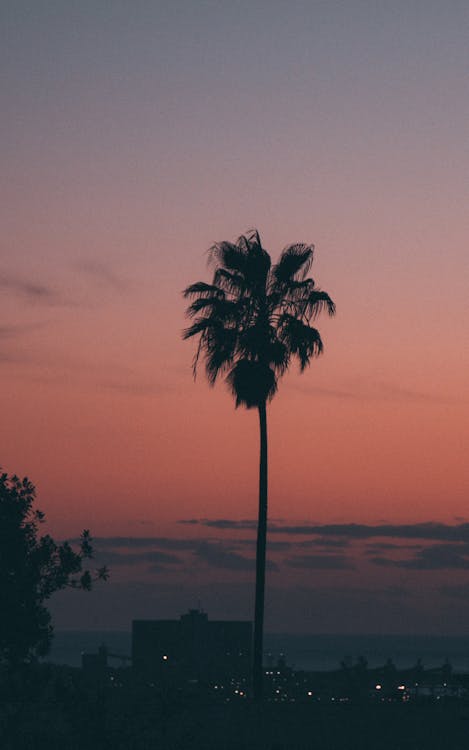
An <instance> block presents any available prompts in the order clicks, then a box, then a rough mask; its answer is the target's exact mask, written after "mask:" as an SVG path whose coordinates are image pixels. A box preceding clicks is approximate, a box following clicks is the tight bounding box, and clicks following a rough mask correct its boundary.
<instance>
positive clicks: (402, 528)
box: [179, 518, 469, 542]
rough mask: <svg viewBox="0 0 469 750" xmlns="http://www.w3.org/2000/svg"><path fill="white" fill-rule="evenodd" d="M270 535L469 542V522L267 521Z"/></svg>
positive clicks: (217, 524)
mask: <svg viewBox="0 0 469 750" xmlns="http://www.w3.org/2000/svg"><path fill="white" fill-rule="evenodd" d="M179 523H190V524H191V525H196V524H198V525H201V526H206V527H209V528H217V529H244V530H252V529H255V528H256V527H257V521H255V520H251V519H244V520H240V521H232V520H229V519H207V518H201V519H190V521H184V520H183V521H179ZM269 534H285V535H290V536H312V537H315V538H320V539H325V538H327V539H329V538H330V537H332V538H335V540H338V539H349V540H351V541H353V540H362V539H363V540H365V539H377V538H381V537H389V538H395V539H426V540H435V541H452V542H457V541H462V542H469V523H460V524H455V525H449V524H445V523H439V522H436V521H424V522H421V523H414V524H390V523H382V524H376V525H371V524H359V523H336V524H322V525H320V524H309V523H305V524H294V525H287V524H281V523H271V524H269Z"/></svg>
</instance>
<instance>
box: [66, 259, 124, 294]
mask: <svg viewBox="0 0 469 750" xmlns="http://www.w3.org/2000/svg"><path fill="white" fill-rule="evenodd" d="M75 268H76V270H77V271H79V272H80V273H83V274H85V275H86V276H88V277H89V278H92V279H93V280H94V281H97V282H98V283H100V284H103V285H105V286H107V287H109V288H111V289H113V290H115V291H116V292H123V291H125V290H126V289H127V287H128V282H127V281H126V280H125V279H123V278H122V277H121V276H119V274H117V273H116V271H115V270H114V269H113V268H112V267H111V266H110V265H109V264H107V263H103V262H102V261H99V260H95V259H90V258H89V259H86V258H83V259H81V260H78V261H77V262H76V263H75Z"/></svg>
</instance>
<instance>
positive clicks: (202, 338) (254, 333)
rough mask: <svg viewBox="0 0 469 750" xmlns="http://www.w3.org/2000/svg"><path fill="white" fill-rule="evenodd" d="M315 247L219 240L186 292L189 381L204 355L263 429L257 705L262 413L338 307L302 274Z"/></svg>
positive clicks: (259, 606) (257, 669) (256, 654)
mask: <svg viewBox="0 0 469 750" xmlns="http://www.w3.org/2000/svg"><path fill="white" fill-rule="evenodd" d="M313 249H314V248H313V246H312V245H304V244H295V245H290V246H289V247H287V248H285V249H284V250H283V252H282V254H281V256H280V260H279V261H278V263H277V264H276V265H272V263H271V258H270V255H269V253H268V252H267V251H266V250H264V248H263V247H262V244H261V240H260V237H259V233H258V232H257V230H253V231H251V232H248V233H247V234H245V235H241V237H239V239H238V240H237V241H236V242H235V243H232V242H217V243H216V244H215V245H213V246H212V247H211V248H210V250H209V265H211V266H212V267H213V280H212V283H211V284H206V283H205V282H203V281H198V282H196V283H195V284H191V285H190V286H188V287H187V289H185V291H184V297H185V298H189V299H192V302H191V304H190V305H189V307H188V308H187V315H188V316H189V317H190V318H193V319H194V322H193V323H192V325H191V326H190V327H189V328H187V329H186V330H185V331H184V332H183V338H185V339H188V338H191V337H192V336H198V337H199V341H198V347H197V351H196V354H195V357H194V362H193V371H194V376H195V374H196V371H197V366H198V363H199V359H200V358H201V357H202V358H203V360H204V363H205V370H206V374H207V378H208V381H209V383H210V385H214V383H215V381H216V380H217V378H218V377H219V376H222V375H224V376H225V380H226V383H227V384H228V386H229V388H230V390H231V392H232V394H233V396H234V398H235V401H236V407H238V406H245V407H246V408H247V409H253V408H255V409H257V410H258V412H259V427H260V462H259V516H258V527H257V549H256V597H255V614H254V649H253V692H254V698H255V700H257V701H260V700H261V699H262V682H263V679H262V677H263V673H262V653H263V629H264V590H265V550H266V535H267V413H266V405H267V402H268V401H270V400H271V399H272V398H273V396H274V395H275V393H276V391H277V384H278V379H279V377H280V376H282V375H283V374H284V373H285V372H286V371H287V370H288V368H289V366H290V364H291V362H292V361H293V360H295V359H296V360H297V361H298V362H299V366H300V370H301V371H303V370H304V369H305V367H306V366H307V365H309V363H310V360H311V358H312V357H314V356H318V355H319V354H321V352H322V350H323V344H322V341H321V337H320V335H319V332H318V331H317V330H316V328H313V327H312V326H311V321H312V320H314V319H315V318H316V317H317V315H318V314H319V313H320V312H322V311H323V310H326V311H327V312H328V313H329V314H330V315H333V314H334V313H335V305H334V303H333V302H332V300H331V298H330V297H329V295H328V294H326V292H323V291H321V290H320V289H318V288H317V287H316V286H315V283H314V281H313V279H311V278H309V277H308V276H307V274H308V272H309V269H310V266H311V263H312V260H313Z"/></svg>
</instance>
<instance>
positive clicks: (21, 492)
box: [0, 473, 108, 663]
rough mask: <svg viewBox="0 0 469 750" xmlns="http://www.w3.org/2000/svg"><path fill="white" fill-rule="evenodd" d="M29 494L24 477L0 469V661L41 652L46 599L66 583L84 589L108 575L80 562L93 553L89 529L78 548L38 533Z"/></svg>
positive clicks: (47, 625)
mask: <svg viewBox="0 0 469 750" xmlns="http://www.w3.org/2000/svg"><path fill="white" fill-rule="evenodd" d="M35 498H36V490H35V487H34V485H33V484H32V483H31V482H30V481H29V479H28V478H27V477H25V478H24V479H19V478H18V477H17V476H15V475H12V476H9V475H8V474H6V473H3V474H1V475H0V601H1V603H2V608H1V610H2V611H1V616H0V663H2V662H3V663H19V662H21V661H28V660H30V659H31V658H34V657H35V656H44V655H45V654H46V653H47V651H48V650H49V647H50V643H51V639H52V634H53V628H52V624H51V615H50V613H49V611H48V609H47V607H46V606H45V603H46V602H47V600H48V599H49V598H50V597H51V596H52V594H54V593H55V592H56V591H60V590H61V589H64V588H66V587H72V588H76V589H83V590H85V591H89V590H90V589H91V588H92V585H93V583H94V582H95V581H97V580H100V579H101V580H106V579H107V577H108V572H107V569H106V568H99V569H97V570H94V571H91V570H89V569H87V568H85V567H84V565H85V561H86V560H89V559H91V558H92V556H93V548H92V539H91V536H90V532H89V531H87V530H85V531H83V532H82V534H81V538H80V544H79V548H78V550H74V549H73V548H72V546H71V545H70V544H69V543H68V542H61V543H59V542H56V541H55V540H54V539H53V538H52V537H51V536H50V535H49V534H45V535H44V536H40V535H39V528H40V525H41V524H42V523H44V520H45V516H44V513H42V512H41V511H40V510H38V509H35V508H34V502H35Z"/></svg>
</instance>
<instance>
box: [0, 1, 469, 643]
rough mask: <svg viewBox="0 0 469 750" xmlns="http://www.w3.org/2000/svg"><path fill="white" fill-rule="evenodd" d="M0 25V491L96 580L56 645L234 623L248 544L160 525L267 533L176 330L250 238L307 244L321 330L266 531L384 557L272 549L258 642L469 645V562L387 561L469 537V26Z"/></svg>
mask: <svg viewBox="0 0 469 750" xmlns="http://www.w3.org/2000/svg"><path fill="white" fill-rule="evenodd" d="M1 12H2V23H1V27H2V31H1V34H2V39H1V45H0V69H1V70H2V89H3V95H2V111H3V112H2V119H1V123H0V129H1V136H2V137H1V142H2V150H3V165H4V166H3V178H4V180H3V182H4V190H3V196H2V201H1V203H0V212H1V218H2V226H3V232H2V238H1V251H0V299H1V306H2V317H1V321H0V377H1V381H2V382H1V401H2V405H1V408H2V424H1V427H0V430H1V432H0V440H1V446H0V447H1V464H2V466H3V467H4V468H5V470H7V471H9V472H16V473H19V474H28V476H30V478H31V479H32V480H33V481H34V482H35V483H36V485H37V487H38V493H39V498H40V502H39V507H41V508H42V509H44V510H45V511H46V513H47V516H48V520H49V525H48V527H49V528H50V530H51V531H52V532H53V533H54V534H56V535H58V536H60V537H64V536H69V537H73V536H76V535H77V533H78V532H79V531H80V529H81V528H83V527H89V528H91V530H92V533H93V534H94V535H95V536H96V537H99V538H100V539H102V540H104V541H103V542H102V543H101V545H102V556H103V559H105V558H106V554H105V553H106V550H107V551H108V560H109V563H110V567H111V568H113V576H112V580H111V583H109V584H108V585H107V588H106V592H105V593H104V592H103V593H102V594H100V595H99V596H98V595H97V596H92V599H90V602H91V601H93V602H94V606H95V607H97V609H96V610H93V607H92V606H91V604H89V605H88V606H87V608H86V610H87V611H86V612H83V607H82V600H80V602H79V603H78V600H77V599H75V600H74V601H72V600H71V603H69V602H68V599H69V597H68V598H63V599H61V600H60V601H59V604H57V622H58V623H59V625H60V624H62V625H70V623H72V622H75V621H77V620H75V621H74V620H73V618H72V615H71V614H70V612H71V611H72V610H74V609H76V610H77V612H75V613H74V615H73V617H76V618H78V619H79V620H80V625H81V626H83V627H93V626H96V625H99V626H103V625H110V626H116V624H119V626H124V625H125V618H127V620H128V619H129V611H130V610H129V607H131V608H132V607H133V610H132V609H131V611H132V613H133V612H134V611H135V614H136V615H139V616H144V615H146V616H174V615H175V614H177V613H178V611H179V610H181V609H185V608H186V607H187V606H190V605H193V604H194V602H195V601H196V600H197V599H198V598H199V597H201V598H202V599H203V603H204V605H205V606H206V608H207V609H208V611H209V613H211V612H213V613H214V614H217V615H220V614H226V615H227V616H236V614H237V613H238V615H243V616H250V613H251V609H252V585H251V582H252V564H251V563H246V564H245V563H243V560H245V559H248V558H249V557H250V558H251V559H252V555H253V549H252V539H253V536H252V531H250V532H249V533H248V532H244V531H243V530H239V529H235V532H236V534H237V536H236V538H235V537H234V536H233V534H234V533H235V532H232V530H231V529H228V530H227V529H226V528H225V529H220V528H219V527H207V526H206V524H205V523H204V522H202V523H193V524H180V523H178V521H180V520H195V519H228V520H229V521H231V522H233V521H239V520H241V519H253V518H254V517H255V515H256V502H257V499H256V491H257V461H258V458H257V450H258V435H257V420H256V415H255V414H254V413H252V412H243V411H240V410H239V411H237V412H235V411H234V408H233V402H232V400H231V398H230V397H229V395H228V394H227V393H226V390H225V388H224V386H223V385H222V384H220V385H219V386H217V387H216V388H215V389H214V390H211V389H209V388H208V386H207V385H206V383H205V382H204V379H203V377H200V378H199V379H198V380H197V382H196V383H195V384H194V382H193V380H192V375H191V369H190V364H191V357H192V354H193V346H192V344H191V342H189V343H188V342H182V341H181V339H180V332H181V329H182V328H183V327H184V325H185V320H184V302H183V300H182V298H181V290H182V289H183V288H184V287H185V286H186V285H187V284H188V283H191V282H193V281H196V280H198V279H205V280H208V278H209V272H208V270H207V269H206V265H205V262H206V257H205V255H204V254H205V251H206V250H207V248H208V247H209V246H210V245H211V243H212V242H214V241H216V240H221V239H235V238H236V237H237V236H238V235H239V234H241V233H242V232H243V231H246V230H248V229H250V228H252V227H257V228H258V229H259V231H260V232H261V235H262V238H263V242H264V245H265V246H266V248H267V249H268V250H269V251H270V252H271V253H272V255H273V256H274V258H275V257H276V256H277V254H278V253H279V252H280V250H281V249H282V248H283V247H284V246H285V245H287V244H289V243H292V242H296V241H304V242H312V243H314V244H315V245H316V256H315V262H314V265H313V269H312V274H313V276H314V278H315V279H316V280H317V283H318V284H319V285H320V286H322V287H323V288H324V289H326V290H327V291H328V292H329V293H330V295H331V296H332V297H333V299H334V300H335V302H336V304H337V310H338V313H337V316H336V318H335V319H332V320H326V319H324V320H319V321H318V328H319V329H320V331H321V333H322V335H323V339H324V341H325V347H326V350H325V354H324V356H323V357H322V358H321V359H320V360H318V361H315V362H314V363H313V365H312V367H311V368H310V370H308V371H307V372H306V373H305V374H303V375H302V376H301V377H300V376H299V375H298V373H297V372H293V371H292V372H291V373H290V374H288V375H287V376H286V377H285V379H284V381H283V382H282V384H281V386H280V389H279V393H278V396H277V397H276V399H275V401H274V403H273V404H272V407H271V409H270V417H269V418H270V459H271V474H270V491H271V495H270V515H271V517H272V518H273V519H276V521H277V523H280V524H284V525H285V526H288V527H290V526H292V525H296V526H298V525H303V526H304V525H305V524H309V525H311V524H313V525H314V524H337V523H341V524H346V525H347V524H348V525H350V524H352V523H361V524H367V525H376V524H383V523H387V524H394V525H395V526H396V528H395V535H394V537H392V538H391V539H389V538H382V537H379V538H377V539H375V540H374V544H375V546H376V544H378V545H381V552H382V554H378V552H375V553H373V551H371V552H370V551H369V550H368V548H366V549H365V548H364V547H363V540H358V541H357V540H356V539H352V540H351V539H349V538H348V537H344V536H343V535H342V536H340V535H336V536H333V537H332V539H333V544H334V543H335V545H336V548H339V549H341V550H342V552H341V554H342V560H338V559H335V558H337V554H338V553H337V552H335V553H334V550H333V546H331V545H329V546H327V545H326V547H325V548H324V549H322V548H321V545H320V544H319V543H318V542H319V541H320V539H322V537H321V535H319V536H318V535H317V534H311V533H308V534H306V535H300V536H298V535H297V534H291V533H290V532H286V533H285V534H284V535H280V539H281V540H283V541H284V542H285V544H289V545H290V546H289V547H285V546H284V547H283V551H282V549H280V548H277V549H274V548H272V550H271V554H272V563H271V565H272V568H271V573H270V574H269V586H270V589H271V598H270V602H271V604H270V605H268V612H267V615H268V616H267V625H268V628H269V629H271V630H272V629H276V628H277V629H284V630H288V629H289V630H297V631H301V630H306V629H308V628H309V629H316V630H327V629H329V630H335V631H340V630H341V629H343V627H350V628H351V629H352V630H356V631H364V630H382V631H383V632H386V631H387V632H392V631H393V630H394V631H395V630H396V627H397V625H396V618H397V621H398V624H399V623H400V619H399V618H401V620H402V618H404V619H403V622H404V625H402V626H401V624H400V625H399V627H400V630H401V631H405V630H406V627H405V626H406V624H407V626H408V628H410V629H413V630H420V631H424V630H426V629H428V630H430V631H432V632H445V629H446V630H451V631H453V632H461V631H462V630H463V629H467V628H468V627H469V609H468V608H467V607H466V605H465V603H464V596H465V595H466V593H467V591H466V589H465V588H464V587H466V586H469V558H468V557H466V556H465V555H466V552H468V553H469V547H468V548H467V549H466V547H465V546H464V545H465V544H466V541H465V538H461V539H454V538H450V539H446V538H445V536H443V538H436V539H435V538H423V537H418V538H417V541H416V540H415V539H411V540H410V541H409V539H405V541H404V542H403V540H402V538H401V537H400V536H399V534H400V533H401V530H402V529H401V527H402V525H404V524H421V523H425V522H436V521H438V522H441V523H443V524H445V525H449V526H451V525H455V524H462V523H464V522H465V519H466V518H467V517H469V513H468V500H469V497H468V495H469V493H468V490H469V468H468V467H469V465H468V462H467V445H468V437H469V426H468V425H469V397H468V391H467V372H468V369H469V347H468V345H467V322H468V313H469V304H468V292H467V289H468V281H469V262H468V252H467V238H468V234H469V232H468V230H469V219H468V211H467V198H468V187H469V185H468V181H469V180H468V174H469V139H468V136H467V123H468V121H469V96H468V95H469V90H468V89H469V86H468V80H469V78H468V72H469V70H468V69H469V50H468V45H467V39H468V38H469V6H468V4H467V2H465V1H463V0H461V1H459V0H450V1H449V2H446V3H441V2H436V1H433V0H425V1H424V0H416V1H415V2H407V1H405V2H404V0H396V1H395V2H392V3H385V2H371V0H362V1H360V0H352V1H351V2H337V1H334V0H327V2H326V1H324V2H319V1H314V0H311V1H310V2H306V0H305V1H303V2H301V1H297V2H295V0H293V2H278V1H275V0H274V1H271V2H261V1H259V0H254V2H236V1H235V0H231V1H230V2H228V0H226V1H225V0H221V1H216V0H210V1H209V0H198V2H193V1H191V2H190V1H189V0H186V1H185V2H178V1H177V0H172V1H171V2H169V0H168V1H166V0H164V1H162V2H149V1H148V2H139V1H138V0H136V1H135V2H128V1H126V2H123V1H122V2H121V1H119V0H114V2H112V3H109V2H103V1H102V2H99V1H98V0H93V1H91V0H82V1H81V2H80V3H64V2H61V1H59V0H57V1H56V2H52V1H47V0H46V1H45V2H41V3H36V2H32V1H30V2H23V1H22V0H15V1H14V2H13V1H11V2H10V1H8V0H7V1H6V2H3V3H2V10H1ZM397 527H398V528H397ZM243 535H244V536H243ZM142 536H144V537H146V538H151V539H152V540H153V541H152V542H151V543H150V542H149V544H148V545H147V547H145V548H144V549H146V553H145V554H147V557H144V556H143V557H141V559H140V561H137V560H135V559H134V558H132V554H135V550H136V549H140V547H138V543H137V547H135V542H132V541H131V540H130V538H132V539H134V538H138V537H142ZM273 536H275V537H276V535H275V534H274V535H273ZM118 537H124V538H125V539H126V540H127V542H128V543H127V544H126V545H123V544H119V543H117V542H116V541H115V540H116V538H118ZM276 538H277V537H276ZM106 539H108V541H107V542H106V541H105V540H106ZM155 539H157V540H160V541H159V542H158V543H156V542H155ZM243 539H244V541H243ZM312 539H315V540H316V543H315V546H314V549H312V550H310V552H309V554H310V557H311V556H313V557H315V560H316V562H314V561H313V562H312V561H311V559H310V560H309V561H308V560H306V559H305V557H304V555H305V553H304V550H303V548H302V547H301V546H299V544H298V541H301V542H302V543H304V544H305V547H307V544H308V540H309V542H310V544H311V540H312ZM344 539H345V540H346V541H345V542H344ZM109 540H111V541H109ZM112 540H114V542H113V541H112ZM162 540H165V541H162ZM168 540H169V541H168ZM171 540H174V541H173V543H172V545H171ZM196 540H197V544H196ZM240 540H241V541H240ZM422 540H423V541H422ZM372 541H373V540H372ZM388 543H393V544H397V545H400V547H394V548H392V550H391V548H389V547H386V546H383V545H386V544H388ZM132 544H134V547H132ZM178 544H179V545H180V546H179V548H178V547H177V545H178ZM184 544H186V547H185V548H184V550H183V552H184V555H185V556H184V555H183V557H182V558H177V560H178V561H175V560H174V559H173V560H169V559H168V558H166V559H165V558H164V557H161V555H164V554H166V555H173V556H174V555H176V557H177V550H178V549H182V548H183V547H184ZM340 544H342V547H340ZM403 544H407V545H409V544H410V545H412V544H413V545H414V546H413V549H410V548H409V547H407V548H404V547H402V545H403ZM422 544H423V545H424V547H422ZM181 545H182V546H181ZM191 545H192V546H191ZM197 545H198V546H197ZM200 545H202V546H200ZM204 545H205V546H204ZM207 545H208V546H207ZM210 545H211V546H210ZM250 545H251V546H250ZM418 545H420V547H419V546H418ZM438 545H443V546H445V548H446V551H445V550H442V549H440V550H438V549H436V551H435V548H436V547H437V546H438ZM344 546H346V547H347V556H346V557H344V554H345V553H344ZM349 549H350V550H351V552H350V554H349ZM119 550H120V553H119ZM132 550H133V551H132ZM383 550H387V552H386V553H385V552H384V551H383ZM390 550H391V551H390ZM399 550H400V551H399ZM425 550H427V551H425ZM428 550H430V551H428ZM150 552H153V558H151V555H150V557H148V555H149V554H150ZM157 552H158V553H159V555H160V557H159V559H157V558H158V555H157V554H156V553H157ZM287 553H288V554H287ZM118 554H121V555H124V556H125V555H127V558H126V560H123V559H122V557H121V559H120V560H118V559H117V557H116V555H118ZM422 554H423V563H421V564H420V566H419V560H420V561H421V560H422ZM188 555H189V557H188ZM226 555H228V556H229V555H234V556H235V558H236V559H235V558H233V557H232V558H230V557H228V558H227V557H226ZM246 555H247V557H246ZM282 555H283V556H282ZM295 555H296V557H295ZM334 555H335V558H334ZM367 555H368V557H367ZM399 555H401V557H399ZM409 555H410V556H411V557H410V558H409ZM425 555H427V557H425ZM428 555H430V556H431V561H432V562H431V563H429V562H428V559H429V558H428ZM191 556H192V557H191ZM412 556H413V557H412ZM372 557H374V558H381V562H376V561H375V562H370V560H371V558H372ZM237 558H241V562H240V561H239V559H237ZM293 558H294V560H293V563H292V559H293ZM323 558H325V559H323ZM112 559H114V566H113V565H112ZM383 559H386V561H387V562H384V563H383V562H382V560H383ZM409 559H411V560H414V562H415V561H416V562H415V564H414V563H412V562H410V564H407V565H406V561H407V563H408V562H409ZM295 560H296V562H295ZM243 566H244V567H243ZM458 587H459V588H458ZM139 592H140V593H139ZM149 592H151V594H149ZM217 592H218V593H217ZM302 592H303V593H302ZM344 592H346V594H344ZM350 592H355V594H353V593H350ZM461 592H463V595H462V594H461ZM74 596H75V597H76V596H77V595H76V593H75V594H74ZM268 596H269V595H268ZM380 596H381V599H379V601H380V602H381V601H382V602H383V603H382V604H380V608H381V609H380V608H379V607H377V606H376V601H377V597H378V598H379V597H380ZM419 596H424V597H426V599H425V602H423V601H420V600H418V597H419ZM139 597H140V598H139ZM152 597H153V599H152ZM311 597H313V600H314V602H315V604H314V606H313V605H311V604H306V602H311V601H312V600H311ZM314 597H316V599H314ZM347 597H348V598H347ZM354 597H355V598H354ZM396 597H397V598H396ZM402 597H404V599H403V598H402ZM445 597H446V599H445ZM448 597H450V598H448ZM451 597H453V598H451ZM78 599H80V597H79V596H78ZM188 599H191V600H190V601H188ZM104 600H106V602H107V603H106V606H104V605H102V606H101V609H100V610H99V606H100V603H101V602H102V601H104ZM65 601H66V602H67V604H65V603H64V602H65ZM117 601H120V602H121V604H120V605H119V606H121V608H122V612H121V615H119V616H117V614H115V612H116V608H118V605H117ZM74 602H77V603H74ZM129 602H132V605H130V604H129ZM396 602H397V603H396ZM403 602H404V603H403ZM405 602H407V604H405ZM445 602H446V604H445ZM269 606H270V609H269ZM309 607H310V608H311V612H310V609H308V608H309ZM406 607H407V608H406ZM386 608H387V609H386ZM389 608H390V609H389ZM377 609H380V611H381V614H377ZM92 610H93V611H94V612H95V614H94V615H93V616H92V615H91V611H92ZM98 610H99V612H98ZM110 610H112V611H113V613H114V614H113V615H112V616H111V615H110V614H109V612H110ZM137 610H138V611H137ZM319 611H320V612H322V613H323V614H322V615H321V616H319V615H318V612H319ZM308 612H309V614H308ZM396 612H397V615H396V614H395V613H396ZM324 613H327V614H324ZM383 613H384V614H383ZM392 613H394V615H395V617H394V620H393V615H392ZM403 613H404V614H403ZM406 613H407V614H406ZM80 618H81V619H80ZM87 618H88V619H87ZM93 618H94V619H93ZM344 618H345V620H346V622H347V625H346V626H344ZM370 618H371V619H370ZM373 618H374V619H373ZM399 627H397V630H399Z"/></svg>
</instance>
